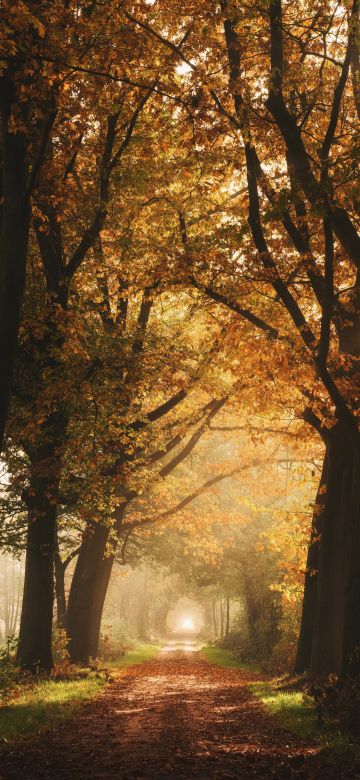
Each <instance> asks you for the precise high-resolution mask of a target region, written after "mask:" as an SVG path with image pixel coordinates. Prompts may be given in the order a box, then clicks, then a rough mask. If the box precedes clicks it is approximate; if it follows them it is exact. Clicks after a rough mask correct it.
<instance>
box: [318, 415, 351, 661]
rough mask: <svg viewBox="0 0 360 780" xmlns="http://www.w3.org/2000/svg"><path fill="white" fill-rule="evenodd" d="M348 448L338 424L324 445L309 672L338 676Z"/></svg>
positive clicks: (345, 573) (342, 622)
mask: <svg viewBox="0 0 360 780" xmlns="http://www.w3.org/2000/svg"><path fill="white" fill-rule="evenodd" d="M352 456H353V453H352V447H351V445H350V444H349V442H348V440H347V437H346V432H345V434H344V431H343V430H342V427H341V425H340V424H338V425H337V426H336V427H334V428H333V430H332V432H331V435H330V436H329V443H328V470H327V491H326V502H325V508H324V512H323V516H322V527H321V539H320V551H319V574H318V583H317V603H316V611H315V621H314V635H313V646H312V656H311V664H310V671H311V674H313V675H315V676H327V675H329V674H331V673H334V674H338V673H340V672H341V669H342V665H343V644H344V628H345V604H346V598H345V595H346V588H347V582H348V568H349V546H350V545H351V543H352V540H351V524H350V517H351V503H352V502H351V495H352V475H353V464H352Z"/></svg>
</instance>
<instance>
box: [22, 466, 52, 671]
mask: <svg viewBox="0 0 360 780" xmlns="http://www.w3.org/2000/svg"><path fill="white" fill-rule="evenodd" d="M53 491H54V480H53V478H52V476H51V475H49V476H44V477H40V476H38V477H36V476H35V475H33V478H32V481H31V488H30V491H29V493H30V496H29V498H28V505H29V509H28V537H27V545H26V564H25V580H24V595H23V603H22V611H21V622H20V634H19V646H18V654H17V660H18V663H19V665H20V666H22V667H24V668H26V669H30V670H31V671H33V672H36V671H39V670H45V671H49V670H50V669H51V668H52V665H53V660H52V646H51V637H52V618H53V602H54V585H53V580H54V575H53V567H54V535H55V525H56V502H53V500H49V496H50V498H51V496H52V495H53Z"/></svg>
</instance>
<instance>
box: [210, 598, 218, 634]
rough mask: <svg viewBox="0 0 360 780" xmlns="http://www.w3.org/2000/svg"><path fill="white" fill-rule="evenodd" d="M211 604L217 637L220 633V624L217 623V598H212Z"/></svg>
mask: <svg viewBox="0 0 360 780" xmlns="http://www.w3.org/2000/svg"><path fill="white" fill-rule="evenodd" d="M211 606H212V620H213V630H214V637H215V639H216V637H217V635H218V625H217V616H216V601H215V599H212V602H211Z"/></svg>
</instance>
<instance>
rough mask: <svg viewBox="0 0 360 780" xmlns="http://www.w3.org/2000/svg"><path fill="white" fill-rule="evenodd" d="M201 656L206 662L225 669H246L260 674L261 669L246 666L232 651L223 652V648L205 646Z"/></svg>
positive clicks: (249, 665)
mask: <svg viewBox="0 0 360 780" xmlns="http://www.w3.org/2000/svg"><path fill="white" fill-rule="evenodd" d="M200 655H201V657H202V658H205V659H206V661H210V663H212V664H216V666H222V667H223V668H224V669H244V670H245V671H247V672H258V671H259V669H258V667H256V666H255V665H254V664H245V663H244V662H243V661H239V659H238V658H235V656H234V654H233V653H232V652H231V650H223V649H222V648H221V647H212V646H211V645H205V647H202V648H201V650H200Z"/></svg>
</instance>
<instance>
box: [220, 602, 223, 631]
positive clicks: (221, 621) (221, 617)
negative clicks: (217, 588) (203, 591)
mask: <svg viewBox="0 0 360 780" xmlns="http://www.w3.org/2000/svg"><path fill="white" fill-rule="evenodd" d="M220 636H224V608H223V598H222V596H220Z"/></svg>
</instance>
